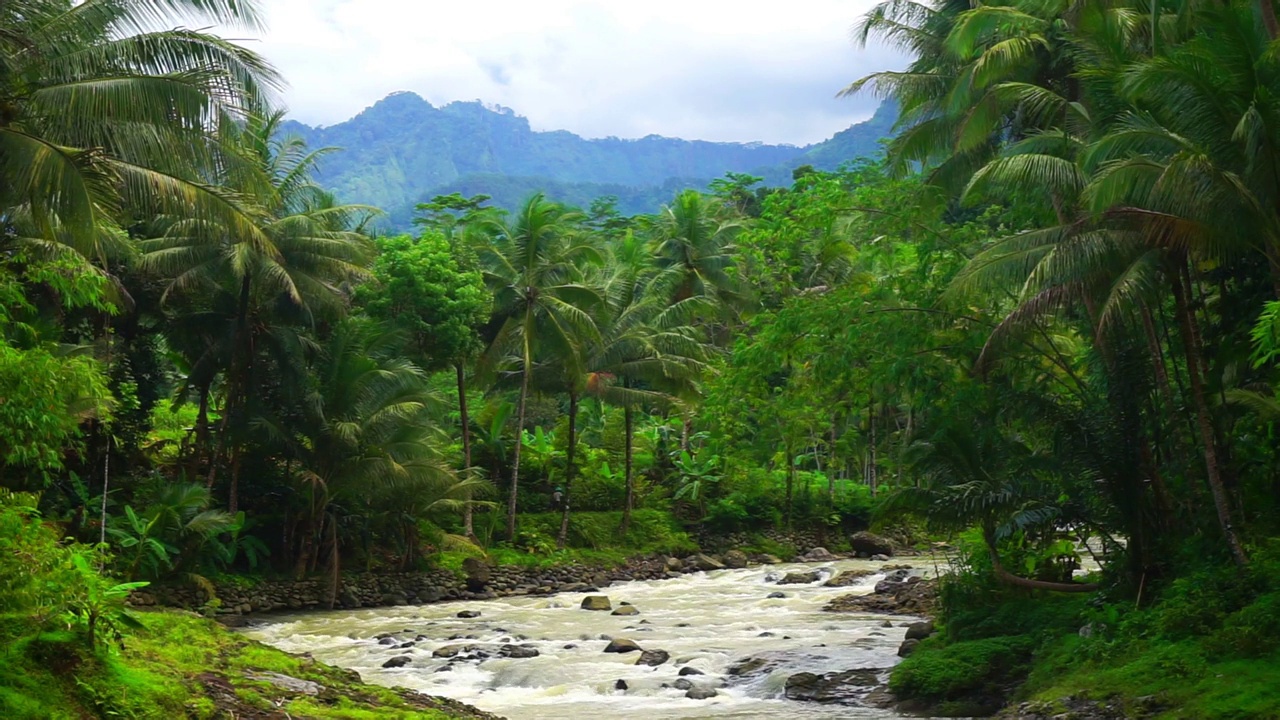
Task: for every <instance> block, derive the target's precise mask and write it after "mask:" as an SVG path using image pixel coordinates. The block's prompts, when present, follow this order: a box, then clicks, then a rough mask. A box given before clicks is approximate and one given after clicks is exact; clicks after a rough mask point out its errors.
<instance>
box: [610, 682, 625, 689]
mask: <svg viewBox="0 0 1280 720" xmlns="http://www.w3.org/2000/svg"><path fill="white" fill-rule="evenodd" d="M613 689H614V690H626V689H627V681H626V680H618V681H617V682H615V683H614V684H613Z"/></svg>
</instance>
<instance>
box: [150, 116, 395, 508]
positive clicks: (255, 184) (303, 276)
mask: <svg viewBox="0 0 1280 720" xmlns="http://www.w3.org/2000/svg"><path fill="white" fill-rule="evenodd" d="M282 120H283V115H282V114H281V113H274V114H271V115H268V116H266V117H255V118H251V119H250V120H249V121H247V122H245V123H243V124H239V125H234V126H230V127H228V128H225V129H224V133H225V134H226V135H227V137H228V139H227V144H228V146H230V147H234V148H235V149H236V152H237V154H238V155H239V158H240V160H241V162H239V163H236V164H232V165H230V166H228V169H227V170H226V172H225V173H224V177H223V178H222V180H223V181H224V182H225V183H227V184H228V185H229V186H231V187H234V188H236V189H237V190H238V191H239V192H240V193H241V198H242V206H243V207H244V208H246V209H247V210H246V212H247V213H249V214H250V215H251V217H252V226H253V232H251V233H247V232H241V231H240V229H239V228H238V227H236V226H233V225H226V224H222V223H221V222H219V221H218V220H216V219H215V220H210V219H207V218H201V217H198V216H185V215H182V216H166V217H163V218H161V219H160V221H159V223H158V225H159V226H160V228H161V232H159V233H158V235H159V237H156V238H153V239H149V240H144V241H142V242H141V249H142V251H143V253H144V254H143V257H142V260H141V264H142V267H143V268H144V269H146V270H148V271H151V272H153V273H155V274H158V275H160V276H162V277H165V278H168V287H167V289H166V291H165V295H164V301H165V302H166V303H169V304H170V305H171V306H172V304H173V303H174V302H181V301H182V300H183V299H184V298H187V299H189V298H191V297H213V298H215V299H217V298H225V297H226V296H227V295H228V294H230V295H231V297H232V298H234V300H231V301H230V306H231V307H234V321H233V322H231V323H226V324H223V327H224V328H225V337H223V338H217V339H214V336H213V335H212V334H210V335H209V337H210V342H209V343H208V344H207V347H215V346H216V347H217V348H218V352H217V353H216V354H214V355H212V356H209V357H210V358H216V359H219V360H221V361H222V362H224V363H225V364H223V365H222V366H221V367H219V368H218V370H220V371H221V372H222V374H223V375H224V380H225V382H224V394H225V402H224V407H223V413H222V418H223V419H222V428H221V429H222V432H221V433H219V438H218V448H217V449H216V450H215V451H214V452H213V456H212V457H211V458H210V466H209V478H208V484H209V485H211V486H212V485H213V484H214V481H215V479H216V475H217V470H218V467H219V461H220V460H221V457H222V455H223V452H224V450H225V448H226V445H227V442H228V435H229V433H228V432H227V430H228V429H229V428H230V423H231V422H232V420H233V419H235V420H237V421H238V422H239V423H240V424H241V425H243V423H244V422H245V420H246V419H247V413H245V412H244V411H245V405H246V403H247V401H248V398H249V396H250V390H251V388H252V385H253V374H254V359H255V353H256V351H255V348H256V347H258V343H257V342H255V338H257V337H260V336H262V335H264V334H269V333H270V329H271V327H272V323H270V322H268V321H267V317H269V316H270V315H276V316H280V315H283V316H285V317H288V318H289V320H290V321H292V323H293V324H295V325H310V324H312V323H314V321H315V318H316V317H317V316H328V317H333V316H337V315H340V314H341V313H342V312H343V310H344V309H345V306H346V303H347V298H348V291H347V289H346V285H347V283H349V282H351V281H354V280H357V279H361V278H364V277H366V276H367V274H368V273H367V271H366V270H365V264H366V263H367V261H368V260H369V258H370V257H371V256H372V245H371V243H370V241H369V239H368V238H367V237H366V236H365V235H364V233H363V231H362V229H363V226H364V223H365V222H366V220H367V219H368V218H369V217H370V216H371V215H372V213H373V211H372V210H371V209H369V208H366V207H363V206H355V205H339V204H336V203H335V202H334V200H333V197H332V196H331V195H330V194H328V193H326V192H325V191H323V190H322V189H320V188H319V186H317V185H316V184H315V183H314V182H313V181H312V178H311V174H312V172H313V171H314V169H315V165H316V162H317V161H318V159H319V158H320V157H322V156H323V155H324V154H326V153H328V152H330V149H320V150H308V149H307V147H306V144H305V143H304V142H303V141H302V140H300V139H298V138H296V137H290V136H282V135H281V134H280V132H279V128H280V123H281V122H282ZM249 209H251V211H250V210H249ZM219 306H220V305H219V304H218V303H215V304H214V307H215V308H217V307H219ZM221 307H224V308H225V307H227V303H225V302H224V303H221ZM201 354H202V355H205V354H206V353H203V352H202V353H201ZM211 369H212V368H209V367H206V368H205V370H206V372H205V373H204V375H202V377H201V378H200V379H199V380H197V381H196V383H195V384H196V386H197V387H198V388H200V389H201V392H202V393H207V392H208V388H209V387H210V386H211V384H212V378H211V377H210V376H209V372H208V371H209V370H211ZM202 404H203V395H202ZM236 455H237V449H236V448H235V447H233V448H232V456H233V457H232V461H231V464H232V468H233V471H232V477H231V481H230V486H229V493H228V497H229V503H228V505H229V507H230V508H231V510H232V511H234V510H235V509H236V507H237V484H238V482H237V481H238V474H237V471H238V467H239V465H238V463H237V462H236Z"/></svg>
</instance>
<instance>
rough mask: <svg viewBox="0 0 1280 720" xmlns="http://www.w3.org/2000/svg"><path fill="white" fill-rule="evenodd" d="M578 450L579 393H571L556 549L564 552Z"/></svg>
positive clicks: (572, 391) (567, 536) (567, 535)
mask: <svg viewBox="0 0 1280 720" xmlns="http://www.w3.org/2000/svg"><path fill="white" fill-rule="evenodd" d="M577 450H578V393H577V391H575V390H570V391H569V447H568V448H567V449H566V451H565V465H564V499H563V503H564V507H563V508H561V510H560V534H559V535H558V536H556V547H557V548H559V549H561V550H563V549H564V545H565V542H567V541H568V539H569V496H570V494H571V493H572V492H573V475H574V470H575V469H576V468H575V467H574V460H575V459H576V458H575V455H576V453H577Z"/></svg>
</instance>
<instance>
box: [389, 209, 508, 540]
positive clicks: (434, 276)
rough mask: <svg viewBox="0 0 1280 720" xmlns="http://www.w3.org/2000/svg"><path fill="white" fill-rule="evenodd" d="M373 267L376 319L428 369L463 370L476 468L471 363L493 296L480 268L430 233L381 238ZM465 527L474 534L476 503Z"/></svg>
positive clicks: (464, 424) (467, 458)
mask: <svg viewBox="0 0 1280 720" xmlns="http://www.w3.org/2000/svg"><path fill="white" fill-rule="evenodd" d="M378 250H379V254H378V258H377V260H376V261H375V262H374V265H373V276H374V280H375V285H373V286H370V287H367V290H366V293H365V294H366V295H367V299H366V300H365V303H364V306H365V309H366V311H367V312H368V313H369V314H371V315H372V316H374V317H378V318H382V319H383V320H385V321H387V322H389V323H393V324H395V325H397V326H399V327H400V328H402V329H403V330H404V331H405V332H406V333H407V335H408V337H409V338H411V342H412V344H413V346H414V350H415V355H416V357H418V358H419V360H420V362H421V363H422V366H423V367H424V368H425V369H427V370H436V369H440V368H443V367H447V366H449V365H452V366H453V368H454V371H455V373H456V374H457V386H458V412H459V415H460V416H461V417H460V424H461V428H460V429H461V433H462V468H463V471H464V472H468V473H469V472H471V427H470V424H471V422H470V417H469V415H468V413H467V383H466V363H467V361H468V360H469V359H470V358H471V356H472V355H474V353H475V352H476V351H477V350H479V348H480V336H479V334H478V330H479V328H480V326H481V325H482V324H483V323H484V321H485V320H486V319H487V318H488V310H489V306H490V304H491V298H490V297H489V294H488V291H487V290H486V289H485V286H484V279H483V277H482V276H481V274H480V272H479V271H476V270H464V269H463V268H462V267H460V265H459V263H458V260H457V257H456V255H455V254H454V252H453V247H452V246H451V245H450V243H449V242H448V241H447V240H446V238H445V236H444V235H442V234H439V233H437V232H434V231H428V232H425V233H423V234H422V236H420V237H418V238H416V239H415V238H410V237H408V236H403V235H401V236H398V237H390V238H382V239H380V240H379V241H378ZM463 528H464V532H465V533H466V535H467V537H469V538H474V537H475V530H474V528H473V527H472V519H471V505H469V504H468V505H467V506H466V508H465V509H464V515H463Z"/></svg>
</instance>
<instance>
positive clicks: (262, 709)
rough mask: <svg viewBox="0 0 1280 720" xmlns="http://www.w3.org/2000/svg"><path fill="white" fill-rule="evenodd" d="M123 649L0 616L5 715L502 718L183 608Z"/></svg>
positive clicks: (143, 615)
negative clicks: (370, 677) (382, 682)
mask: <svg viewBox="0 0 1280 720" xmlns="http://www.w3.org/2000/svg"><path fill="white" fill-rule="evenodd" d="M136 615H137V619H138V621H139V624H140V626H139V627H138V628H136V629H134V630H132V631H131V633H130V635H129V636H128V638H127V639H126V640H125V641H124V642H123V643H122V644H121V645H120V646H119V647H118V648H116V649H112V650H99V651H98V652H91V651H89V650H88V649H86V647H85V646H84V643H83V642H82V641H81V640H82V639H81V638H79V637H78V636H76V635H74V634H72V633H66V632H43V633H35V634H32V633H31V631H30V624H29V623H27V622H25V621H24V620H23V619H21V618H9V619H0V646H3V650H0V717H4V718H6V719H12V720H37V719H43V718H86V717H102V718H107V717H120V718H135V719H136V720H152V719H154V720H173V719H174V718H191V719H193V720H206V719H207V720H213V719H215V718H237V719H252V720H286V719H287V718H316V719H328V718H334V719H337V718H345V719H348V720H350V719H353V718H396V719H397V720H500V719H499V718H497V716H494V715H491V714H488V713H485V712H482V711H479V710H477V709H475V708H473V707H471V706H469V705H465V704H463V703H460V702H457V701H455V700H449V699H445V698H440V697H433V696H429V695H423V694H420V693H417V692H413V691H409V690H405V689H401V688H390V687H383V686H378V685H370V684H366V683H364V682H362V681H361V679H360V676H359V675H358V674H357V673H355V672H352V671H350V670H343V669H340V668H336V667H332V666H330V665H326V664H324V663H322V662H318V661H316V660H314V659H311V658H309V657H306V656H297V655H290V654H288V653H285V652H282V651H280V650H277V649H275V648H272V647H270V646H268V645H265V644H263V643H260V642H257V641H254V640H252V639H249V638H247V637H245V636H243V635H242V634H239V633H234V632H231V631H229V630H227V629H225V628H223V627H222V626H221V625H219V624H218V623H215V622H213V621H210V620H207V619H205V618H202V617H199V616H196V615H193V614H191V613H187V612H183V611H178V610H150V611H144V612H138V613H136Z"/></svg>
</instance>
